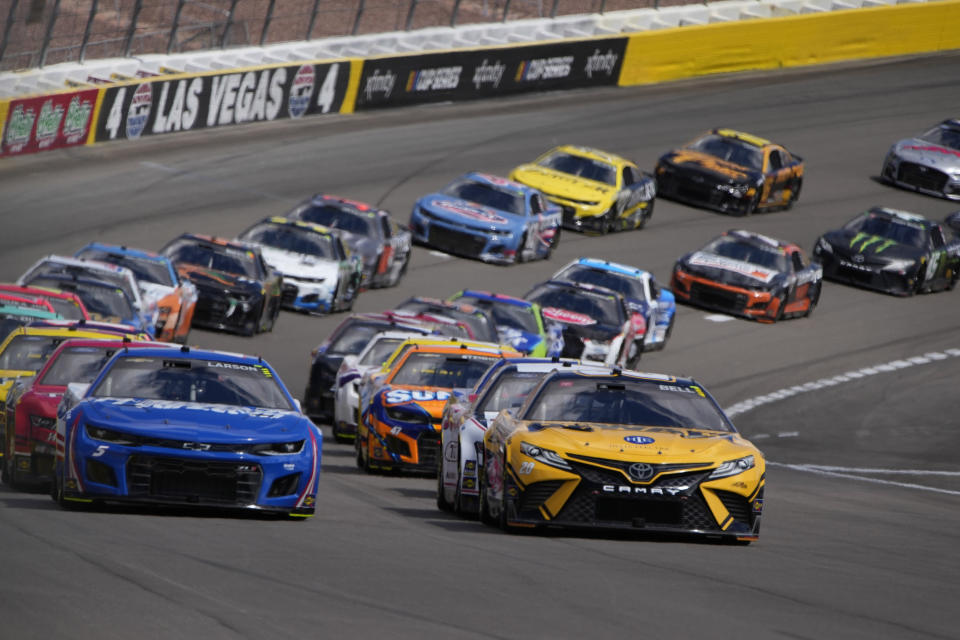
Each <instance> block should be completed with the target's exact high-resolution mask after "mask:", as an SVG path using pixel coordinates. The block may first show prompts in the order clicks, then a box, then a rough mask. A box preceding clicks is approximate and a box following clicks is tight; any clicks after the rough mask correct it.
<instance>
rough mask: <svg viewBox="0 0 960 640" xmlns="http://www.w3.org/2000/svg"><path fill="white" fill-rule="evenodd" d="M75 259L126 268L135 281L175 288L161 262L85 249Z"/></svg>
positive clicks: (165, 265) (171, 278)
mask: <svg viewBox="0 0 960 640" xmlns="http://www.w3.org/2000/svg"><path fill="white" fill-rule="evenodd" d="M77 257H79V258H83V259H84V260H99V261H100V262H109V263H110V264H115V265H117V266H120V267H126V268H127V269H130V271H133V275H135V276H136V277H137V280H143V281H144V282H153V283H155V284H162V285H164V286H166V287H175V286H177V283H176V282H174V281H173V276H172V275H171V274H170V269H169V268H168V267H167V264H166V263H165V262H163V261H161V260H150V259H149V258H137V257H136V256H131V255H124V254H122V253H113V252H110V251H101V250H100V249H86V250H85V251H83V252H82V253H80V254H79V255H78V256H77Z"/></svg>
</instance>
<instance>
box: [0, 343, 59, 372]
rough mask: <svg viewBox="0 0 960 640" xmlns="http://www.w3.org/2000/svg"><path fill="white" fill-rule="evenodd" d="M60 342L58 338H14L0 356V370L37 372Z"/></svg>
mask: <svg viewBox="0 0 960 640" xmlns="http://www.w3.org/2000/svg"><path fill="white" fill-rule="evenodd" d="M62 341H63V338H62V337H60V336H29V335H23V336H15V337H14V338H13V340H11V341H10V344H8V345H7V348H6V349H4V350H3V353H2V354H0V369H6V370H9V371H39V370H40V369H42V368H43V365H44V364H45V363H46V362H47V358H49V357H50V354H51V353H53V350H54V349H56V348H57V345H58V344H60V343H61V342H62Z"/></svg>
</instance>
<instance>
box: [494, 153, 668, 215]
mask: <svg viewBox="0 0 960 640" xmlns="http://www.w3.org/2000/svg"><path fill="white" fill-rule="evenodd" d="M510 179H511V180H515V181H516V182H521V183H523V184H525V185H529V186H531V187H534V188H536V189H539V190H540V191H541V192H543V194H544V195H546V196H547V199H548V200H550V201H551V202H554V203H556V204H558V205H560V208H561V209H562V210H563V226H564V227H565V228H567V229H573V230H575V231H593V232H595V233H607V232H608V231H622V230H627V229H640V228H641V227H643V225H645V224H646V223H647V220H649V219H650V216H651V215H653V198H654V196H655V195H656V193H657V185H656V181H655V180H654V178H653V176H650V175H648V174H646V173H644V172H643V171H641V170H640V168H639V167H637V165H636V164H635V163H633V162H631V161H629V160H627V159H625V158H621V157H620V156H616V155H613V154H612V153H606V152H605V151H599V150H597V149H591V148H588V147H577V146H573V145H564V146H560V147H556V148H555V149H551V150H550V151H547V152H546V153H545V154H543V155H542V156H540V157H539V158H537V159H536V160H534V161H533V162H531V163H529V164H522V165H520V166H519V167H517V168H516V169H514V170H513V171H512V172H510Z"/></svg>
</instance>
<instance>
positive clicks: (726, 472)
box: [707, 455, 756, 480]
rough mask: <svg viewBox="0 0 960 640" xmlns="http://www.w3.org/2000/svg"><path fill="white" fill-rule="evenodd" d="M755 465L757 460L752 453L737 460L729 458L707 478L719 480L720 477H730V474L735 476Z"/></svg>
mask: <svg viewBox="0 0 960 640" xmlns="http://www.w3.org/2000/svg"><path fill="white" fill-rule="evenodd" d="M755 466H756V460H755V459H754V457H753V456H752V455H749V456H744V457H742V458H737V459H736V460H727V461H726V462H724V463H722V464H721V465H720V466H719V467H717V468H716V469H714V470H713V473H711V474H710V476H709V477H708V478H707V479H708V480H717V479H719V478H729V477H730V476H735V475H737V474H738V473H743V472H744V471H748V470H750V469H753V468H754V467H755Z"/></svg>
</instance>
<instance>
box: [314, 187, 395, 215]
mask: <svg viewBox="0 0 960 640" xmlns="http://www.w3.org/2000/svg"><path fill="white" fill-rule="evenodd" d="M307 202H309V203H310V204H318V205H319V204H331V203H332V204H338V205H341V208H342V209H343V211H345V212H347V213H354V214H358V215H364V216H374V215H378V214H382V215H387V212H386V211H384V210H383V209H378V208H377V207H375V206H373V205H372V204H367V203H366V202H360V201H359V200H351V199H349V198H341V197H340V196H335V195H331V194H326V193H315V194H313V196H312V197H311V198H310V199H309V200H308V201H307ZM302 204H305V203H302Z"/></svg>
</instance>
